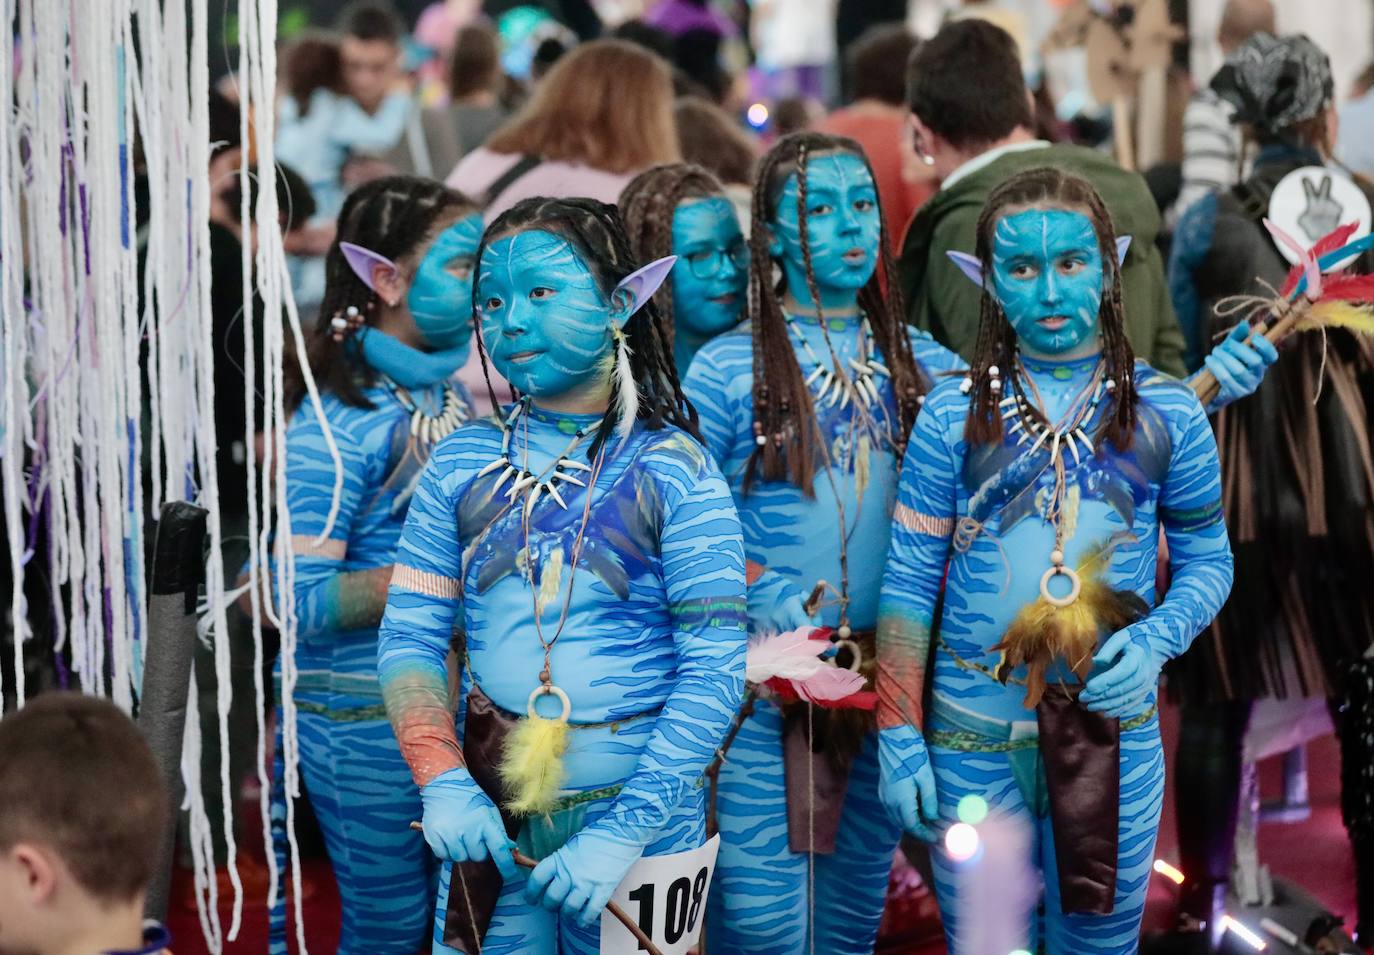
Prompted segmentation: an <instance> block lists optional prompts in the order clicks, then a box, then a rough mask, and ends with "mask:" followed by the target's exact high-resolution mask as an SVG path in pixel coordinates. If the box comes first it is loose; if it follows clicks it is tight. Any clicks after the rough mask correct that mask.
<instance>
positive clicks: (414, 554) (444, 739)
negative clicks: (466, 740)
mask: <svg viewBox="0 0 1374 955" xmlns="http://www.w3.org/2000/svg"><path fill="white" fill-rule="evenodd" d="M460 444H461V433H460V434H457V435H453V436H450V437H449V438H447V439H445V440H444V441H441V442H440V443H439V445H438V447H436V448H435V450H434V453H433V455H432V456H431V458H430V461H429V464H428V465H427V466H426V467H425V471H424V474H423V476H422V477H421V478H420V484H419V486H418V487H417V488H416V489H415V493H414V495H413V496H412V498H411V504H410V512H409V513H408V514H407V515H406V523H405V530H404V531H402V533H401V542H400V545H399V546H398V547H397V550H396V572H395V574H394V575H393V579H392V582H391V588H390V590H389V592H388V594H387V604H386V614H385V615H384V616H383V618H382V627H381V633H380V635H379V639H378V645H377V671H378V674H379V676H380V678H381V684H382V698H383V700H384V701H385V702H386V710H387V715H388V716H389V717H390V719H391V725H392V728H393V730H394V731H395V733H396V739H397V741H398V742H399V743H400V744H401V754H402V755H403V756H404V757H405V760H406V762H407V763H408V764H409V765H410V770H411V773H412V775H413V776H414V777H415V782H416V784H417V785H419V786H421V787H423V786H425V785H426V784H428V783H429V782H430V781H431V780H433V779H435V778H436V777H437V776H439V775H441V774H443V773H446V772H448V771H450V770H453V769H456V768H458V767H461V766H463V765H464V764H463V754H462V750H461V749H460V747H459V745H458V737H457V734H456V732H455V728H454V715H453V714H454V708H453V706H452V705H451V704H450V702H449V694H448V672H447V669H446V667H445V660H446V658H447V656H448V650H449V641H450V640H451V638H452V636H453V630H454V625H455V623H458V622H460V621H461V620H462V557H461V554H460V552H459V538H458V526H457V512H456V509H455V506H454V502H455V500H456V496H457V495H456V488H455V487H454V484H455V483H456V480H457V478H456V476H455V475H454V462H455V461H456V460H457V458H458V457H459V455H460ZM458 708H459V709H461V708H462V704H461V701H458Z"/></svg>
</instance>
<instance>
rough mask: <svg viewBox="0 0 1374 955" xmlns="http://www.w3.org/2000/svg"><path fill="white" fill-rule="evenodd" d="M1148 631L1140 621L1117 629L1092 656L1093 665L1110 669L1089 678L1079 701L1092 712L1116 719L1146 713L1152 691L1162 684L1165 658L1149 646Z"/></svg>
mask: <svg viewBox="0 0 1374 955" xmlns="http://www.w3.org/2000/svg"><path fill="white" fill-rule="evenodd" d="M1147 636H1148V631H1147V630H1146V628H1144V627H1143V626H1141V624H1140V623H1133V624H1131V625H1130V626H1129V627H1126V628H1125V629H1124V630H1118V631H1117V632H1116V633H1114V634H1112V635H1111V636H1110V637H1109V638H1108V639H1107V641H1106V642H1105V643H1104V644H1102V648H1101V649H1100V650H1098V651H1097V653H1095V654H1094V655H1093V665H1094V666H1096V667H1104V666H1105V667H1106V668H1107V669H1105V670H1103V671H1101V672H1100V673H1096V674H1094V675H1093V676H1091V677H1089V679H1088V682H1087V684H1086V685H1085V686H1084V687H1083V692H1082V693H1081V694H1079V697H1078V701H1079V702H1080V703H1082V704H1083V705H1084V706H1086V707H1087V708H1088V710H1089V711H1090V712H1093V713H1103V714H1105V715H1107V716H1113V717H1116V718H1117V719H1126V718H1129V717H1132V716H1138V715H1139V714H1140V713H1142V712H1144V710H1145V706H1146V704H1147V703H1148V702H1149V699H1150V694H1151V693H1153V692H1155V690H1156V689H1157V688H1158V686H1159V671H1160V669H1161V668H1162V667H1163V666H1164V661H1163V660H1162V659H1160V658H1159V656H1158V655H1157V654H1156V653H1155V652H1154V651H1153V650H1151V649H1150V645H1149V641H1148V639H1147Z"/></svg>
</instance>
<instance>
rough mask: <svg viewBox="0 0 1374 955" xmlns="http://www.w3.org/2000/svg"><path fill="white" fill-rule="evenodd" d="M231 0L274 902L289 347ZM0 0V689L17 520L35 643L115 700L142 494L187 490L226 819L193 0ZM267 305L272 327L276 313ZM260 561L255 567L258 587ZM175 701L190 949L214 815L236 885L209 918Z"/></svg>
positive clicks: (221, 935) (289, 720)
mask: <svg viewBox="0 0 1374 955" xmlns="http://www.w3.org/2000/svg"><path fill="white" fill-rule="evenodd" d="M238 7H239V18H240V40H241V53H240V62H239V78H240V84H241V108H242V110H243V113H244V119H243V125H242V127H241V134H242V138H243V140H244V142H245V143H247V142H250V141H251V142H253V143H254V144H255V147H256V150H257V165H258V179H259V188H258V190H257V205H256V209H255V210H254V209H250V207H249V201H248V196H249V195H250V189H249V188H248V172H247V170H246V169H245V170H243V171H242V172H241V176H242V178H241V180H240V182H241V185H242V187H243V189H242V191H243V195H244V203H243V206H242V208H241V210H240V211H241V214H242V221H243V223H244V225H245V231H246V232H247V231H248V230H249V229H251V228H254V227H255V228H256V238H257V253H256V258H255V259H253V258H252V251H251V247H252V243H250V242H247V241H245V243H244V244H245V250H244V265H245V268H244V285H243V288H242V290H241V291H242V295H243V298H244V312H243V321H242V327H243V333H244V336H245V346H246V347H245V369H244V371H245V378H246V382H245V389H244V394H243V396H242V397H243V400H244V402H245V406H246V410H247V422H248V431H247V433H246V434H245V436H244V438H245V443H246V444H247V446H248V447H249V448H250V449H251V448H252V446H253V443H254V442H253V439H254V430H255V424H254V422H255V419H256V418H257V417H258V415H257V414H256V411H257V403H258V394H257V392H256V391H255V378H256V376H257V365H258V358H257V357H256V349H255V345H256V344H257V343H256V342H255V341H254V337H255V331H254V325H253V320H252V315H253V312H252V308H253V301H252V300H253V292H254V285H255V284H256V290H257V292H258V294H259V296H260V298H261V307H262V312H263V314H264V315H265V316H268V317H269V320H267V321H264V322H263V333H262V338H263V340H262V343H261V365H262V368H263V379H264V380H263V383H262V395H261V402H262V415H261V417H262V418H263V424H262V427H263V431H264V432H265V434H266V435H267V437H268V440H267V441H266V448H265V459H264V462H263V466H262V468H261V470H260V471H259V470H258V468H257V467H256V460H255V457H254V455H253V453H252V451H251V450H250V452H249V454H248V455H247V463H248V469H249V475H250V478H249V486H250V487H257V488H259V490H260V493H261V497H257V496H255V495H252V494H250V495H249V509H250V512H249V535H250V538H251V557H250V562H249V572H250V587H249V590H248V595H249V601H250V602H251V603H252V605H253V608H254V611H255V613H254V620H253V643H254V647H253V653H254V677H255V682H254V693H255V699H254V705H255V706H256V709H257V714H258V726H257V729H258V740H257V775H258V781H259V784H260V788H261V791H262V803H261V806H260V815H261V821H262V824H263V830H264V844H265V846H266V847H267V853H266V854H267V858H268V860H269V866H270V867H271V870H270V879H269V899H272V898H275V896H276V893H277V892H278V891H279V890H280V886H279V873H277V872H276V870H275V861H274V854H273V852H272V851H271V845H270V826H269V819H268V816H269V813H268V805H267V800H268V793H269V792H270V790H271V786H270V785H269V783H268V778H267V777H268V770H267V765H266V761H267V756H266V741H265V727H264V725H263V719H262V713H263V711H264V709H265V705H266V688H265V686H264V681H263V679H262V664H263V662H264V649H263V634H262V626H261V623H260V619H261V618H262V617H264V616H265V617H266V618H267V619H268V620H270V621H271V622H272V623H274V624H275V625H276V626H277V627H278V629H279V630H280V632H281V638H282V683H283V690H282V693H283V740H284V742H283V749H284V753H283V756H284V759H285V763H286V771H285V772H286V775H285V783H286V789H287V792H288V793H289V794H291V795H293V796H294V795H297V794H299V790H300V783H299V742H298V737H297V733H296V710H295V703H294V699H293V691H294V687H295V685H296V680H297V669H296V664H295V645H296V643H295V640H296V637H295V608H294V601H293V598H292V593H293V589H292V588H293V582H294V567H293V562H292V560H291V554H290V552H289V548H287V547H281V548H280V549H279V550H278V552H277V553H275V554H274V553H272V552H271V546H272V545H271V543H270V542H271V540H273V539H275V540H277V541H289V540H290V536H291V532H290V520H289V515H288V514H287V511H286V505H285V500H286V495H285V493H284V492H285V486H284V480H285V466H284V461H285V425H286V411H285V402H284V390H283V378H282V366H283V361H284V359H285V357H286V353H287V342H286V334H287V332H289V333H290V335H291V337H292V340H293V344H294V345H295V347H296V350H297V351H298V353H303V352H304V335H303V333H302V330H301V325H300V318H299V316H298V314H297V312H296V307H295V303H294V301H293V299H292V297H291V292H290V283H289V280H288V278H287V275H286V262H285V252H284V249H283V246H282V237H281V231H280V228H279V226H278V221H279V220H278V214H277V213H278V209H277V194H276V174H275V168H274V159H273V145H272V134H273V116H274V106H275V98H276V85H275V84H276V70H277V65H276V46H275V44H276V36H275V31H276V23H277V19H278V16H277V3H276V0H242V2H240V3H239V5H238ZM0 11H3V17H4V25H5V27H6V28H7V29H6V39H7V40H12V42H7V43H0V79H3V80H4V81H6V82H8V81H9V80H10V79H11V78H12V79H13V86H12V94H13V95H12V96H10V95H6V96H5V97H4V98H3V103H4V107H5V108H4V116H3V122H2V123H0V356H2V359H3V364H0V491H2V492H3V508H4V511H3V513H4V522H5V530H6V534H5V542H4V546H5V548H6V550H7V552H8V555H9V560H10V563H11V565H12V567H13V571H14V581H13V590H14V592H13V598H12V601H11V604H10V607H9V608H8V610H9V615H10V617H11V619H12V623H13V628H14V635H15V648H14V682H13V684H12V685H7V686H0V691H3V693H4V694H5V695H6V696H10V695H12V696H13V697H14V698H15V699H16V700H17V701H18V703H19V704H21V705H22V703H23V701H24V698H25V685H24V668H23V654H24V645H25V643H26V641H27V640H28V638H29V637H30V636H31V633H30V629H29V623H28V621H29V617H30V615H29V612H28V607H27V606H26V603H25V588H24V582H25V576H26V571H27V569H28V568H27V564H28V562H29V561H30V560H31V559H32V558H33V556H34V554H33V553H32V550H33V548H32V544H31V536H32V535H34V534H35V532H38V531H41V532H42V536H43V539H44V541H45V548H44V550H45V554H44V559H45V560H46V563H47V566H46V568H45V569H46V571H47V574H46V576H47V579H48V582H49V592H48V595H47V599H48V600H50V602H51V604H52V606H53V609H54V612H53V614H52V635H53V643H54V650H55V651H56V655H57V657H58V659H59V661H68V660H69V661H70V673H69V674H67V678H68V680H69V682H70V684H71V685H72V686H73V687H75V688H79V689H81V690H83V691H85V692H88V693H94V694H100V695H106V696H109V697H111V698H112V699H113V700H115V701H116V702H117V703H118V704H119V705H121V706H122V707H124V708H125V709H126V710H129V709H131V708H132V706H133V703H134V700H135V698H136V696H137V694H138V690H139V687H140V682H141V678H142V667H143V661H144V654H145V650H146V642H145V639H144V633H143V628H144V626H145V621H146V620H147V593H146V589H145V586H144V581H145V574H146V568H145V566H144V560H143V553H144V540H143V530H144V524H145V513H144V509H145V500H146V504H147V505H148V506H151V508H152V509H153V510H152V513H154V514H156V513H158V512H159V511H160V509H161V506H162V505H163V504H164V503H166V502H169V501H182V500H185V501H194V502H195V503H196V504H198V505H200V506H201V507H203V508H205V510H206V511H207V514H208V517H207V528H208V536H209V539H208V541H207V555H208V557H207V567H206V574H205V577H206V584H205V594H204V598H203V605H204V608H205V619H204V620H203V621H202V628H201V629H202V633H203V634H205V637H206V639H207V640H208V644H209V646H210V648H211V649H212V650H213V666H214V671H215V680H216V685H217V692H216V695H215V704H214V705H215V715H216V717H217V719H216V721H215V724H214V725H216V727H217V735H218V738H219V744H220V745H219V749H220V759H221V762H220V765H219V767H218V776H219V788H220V798H221V800H222V806H221V808H222V810H223V815H224V818H225V819H226V820H232V818H233V805H232V796H233V786H232V785H231V783H232V782H233V780H231V779H230V778H229V762H228V761H229V750H230V746H229V739H228V714H229V710H230V707H231V704H232V690H231V682H230V648H229V643H228V616H227V614H228V606H229V601H230V595H229V594H228V593H226V586H225V577H226V574H225V571H226V568H225V567H224V565H223V556H222V555H223V547H222V544H223V528H222V526H221V517H220V507H219V492H220V489H219V487H218V486H217V481H218V477H217V474H218V472H217V469H216V466H215V465H216V442H215V421H214V408H215V402H216V400H221V401H222V400H236V399H237V397H238V396H236V395H219V396H216V394H215V390H214V375H213V370H214V362H215V360H216V357H215V351H216V348H217V345H218V344H219V343H217V342H215V341H214V339H213V326H212V313H211V307H210V294H211V273H210V245H209V242H210V234H209V210H210V184H209V182H208V165H209V115H208V94H209V72H208V40H209V37H208V35H207V28H208V16H207V0H102V3H101V4H99V12H98V15H92V13H93V11H92V10H91V9H90V8H89V4H88V3H87V2H86V0H0ZM250 115H251V116H252V117H253V123H254V126H253V129H252V132H253V136H252V137H250V136H249V135H248V134H249V127H248V122H249V120H248V117H249V116H250ZM135 155H138V156H140V157H141V160H142V169H141V171H142V173H143V175H144V176H146V179H147V182H148V184H149V189H148V197H147V199H146V208H143V209H136V207H135V190H134V178H135V167H134V160H135ZM139 221H142V222H143V223H144V225H143V226H142V227H141V228H140V227H139V226H138V225H137V223H138V222H139ZM254 224H255V226H254ZM140 246H141V247H142V250H143V255H142V268H141V270H140ZM283 314H284V315H285V317H286V322H285V327H283V324H282V322H280V321H278V320H277V319H276V316H278V315H283ZM306 379H307V380H306V384H307V390H308V393H309V400H310V401H311V402H312V403H314V405H315V407H316V410H317V411H320V410H321V409H320V407H319V396H318V392H317V389H316V388H315V384H314V381H313V379H311V378H310V376H309V372H308V369H307V374H306ZM145 384H146V389H145ZM321 418H323V415H322V414H321ZM326 442H327V444H328V446H329V450H330V454H331V456H332V457H333V459H334V462H335V492H334V498H335V503H334V510H337V506H338V497H339V494H340V491H341V486H342V462H341V460H340V457H339V453H338V449H337V447H336V446H335V444H334V441H333V437H332V435H330V434H329V433H328V431H327V430H326ZM260 502H272V507H273V513H272V515H271V517H272V520H268V519H267V517H268V515H266V514H264V513H261V512H260V510H259V507H260ZM331 522H332V516H331ZM328 533H329V530H328V529H326V530H325V532H324V534H325V535H327V534H328ZM272 557H275V558H276V559H275V560H270V559H269V558H272ZM268 579H273V582H274V584H275V586H274V587H272V588H271V592H272V596H271V597H268V598H266V599H264V593H263V591H264V589H265V588H264V586H263V585H264V584H265V582H266V581H267V580H268ZM188 701H189V707H188V718H187V722H186V731H185V743H184V749H183V752H182V776H183V778H184V781H185V784H186V808H187V809H188V810H189V813H190V819H191V849H192V856H193V859H194V872H195V886H196V898H197V906H198V910H199V917H200V921H201V926H202V930H203V932H204V934H205V937H206V942H207V946H208V947H209V949H210V951H212V952H215V953H219V952H221V951H222V950H223V945H224V941H225V939H226V937H227V939H228V940H231V941H232V940H233V939H234V938H235V936H236V934H237V932H238V930H239V925H240V921H241V912H242V902H243V888H242V884H241V881H240V879H239V874H238V870H237V865H236V857H237V846H236V844H235V840H234V829H233V826H232V824H230V825H226V826H225V839H226V844H225V847H224V848H225V849H226V854H227V857H228V871H229V880H230V883H231V885H232V886H233V893H234V898H233V908H232V915H231V917H230V919H229V925H228V931H227V933H225V932H224V930H223V927H222V926H221V924H220V914H219V905H218V901H219V900H218V897H217V885H218V880H217V878H216V874H215V862H214V860H215V849H216V847H215V845H214V844H213V836H212V834H211V830H210V827H209V822H208V814H207V812H206V808H205V798H204V794H203V793H202V791H201V786H200V780H201V773H200V763H201V758H202V752H201V735H200V734H201V722H200V719H199V717H200V714H199V713H198V711H197V707H198V704H199V699H198V694H197V693H196V692H195V683H194V681H193V682H192V685H191V687H188ZM206 715H207V716H208V714H206ZM207 725H209V721H208V720H207ZM287 808H288V824H289V826H290V835H289V838H290V841H291V843H292V876H293V878H295V879H296V881H297V884H298V886H299V876H300V866H299V854H298V853H297V852H296V851H295V834H294V809H293V806H292V804H291V802H288V806H287ZM300 900H301V893H300V892H299V891H297V892H296V893H295V902H296V932H297V942H298V945H299V948H300V951H301V952H302V953H303V955H304V952H305V938H304V929H303V925H302V920H301V911H300Z"/></svg>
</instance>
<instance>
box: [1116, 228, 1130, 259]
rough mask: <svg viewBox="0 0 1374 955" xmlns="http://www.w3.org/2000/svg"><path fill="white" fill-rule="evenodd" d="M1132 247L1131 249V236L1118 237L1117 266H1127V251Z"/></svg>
mask: <svg viewBox="0 0 1374 955" xmlns="http://www.w3.org/2000/svg"><path fill="white" fill-rule="evenodd" d="M1130 247H1131V237H1130V236H1128V235H1119V236H1117V237H1116V264H1117V265H1125V264H1126V250H1127V249H1129V248H1130Z"/></svg>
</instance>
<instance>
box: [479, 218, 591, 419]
mask: <svg viewBox="0 0 1374 955" xmlns="http://www.w3.org/2000/svg"><path fill="white" fill-rule="evenodd" d="M477 301H478V316H477V330H478V333H479V334H480V335H481V336H482V346H483V347H484V348H485V349H486V351H487V354H488V355H490V356H491V361H492V364H493V365H495V366H496V370H497V371H499V372H500V373H501V374H502V376H504V377H505V378H506V380H507V381H509V382H510V383H511V384H512V385H514V386H515V387H516V388H518V389H520V391H521V392H523V393H524V394H528V395H532V396H534V397H535V398H553V397H557V396H559V395H564V394H566V393H568V392H569V391H572V390H573V389H575V388H578V387H579V386H582V385H585V384H587V383H588V381H589V380H591V379H592V378H594V377H596V376H598V375H600V376H603V377H604V376H605V374H606V371H605V363H606V362H607V360H608V359H609V356H610V354H611V348H612V339H611V332H610V329H611V323H612V320H613V315H612V311H613V310H612V308H611V305H610V302H609V301H608V299H607V297H606V295H605V293H604V292H602V290H601V286H600V285H599V284H598V283H597V280H596V276H594V275H593V274H592V272H591V270H590V269H589V268H588V267H587V264H586V263H585V262H583V261H582V257H581V256H580V255H579V254H578V252H577V250H576V249H574V248H573V246H572V244H571V243H570V242H568V240H567V239H565V238H563V237H562V236H560V235H555V234H554V233H552V232H544V231H540V230H531V231H529V232H517V233H515V234H514V235H508V236H503V237H502V238H500V239H497V240H496V241H495V242H492V243H491V244H490V245H488V246H487V247H486V249H485V250H483V252H482V261H481V263H480V264H479V266H478V274H477Z"/></svg>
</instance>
